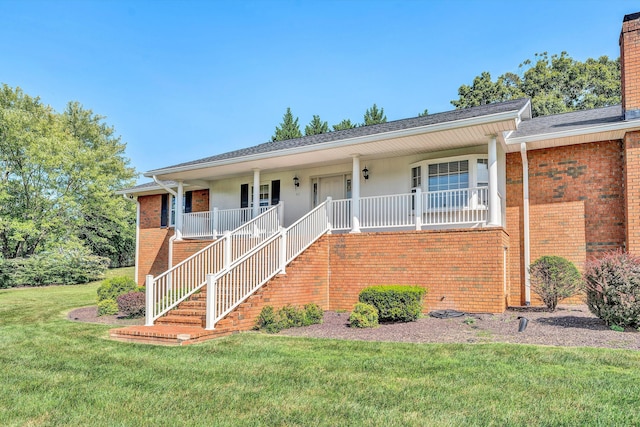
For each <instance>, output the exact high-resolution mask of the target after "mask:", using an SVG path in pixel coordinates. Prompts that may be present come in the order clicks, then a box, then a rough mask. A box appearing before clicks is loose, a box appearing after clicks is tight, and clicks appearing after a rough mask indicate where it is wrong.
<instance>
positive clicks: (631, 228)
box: [624, 132, 640, 255]
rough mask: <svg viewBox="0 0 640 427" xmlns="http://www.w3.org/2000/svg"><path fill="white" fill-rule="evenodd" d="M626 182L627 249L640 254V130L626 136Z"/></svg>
mask: <svg viewBox="0 0 640 427" xmlns="http://www.w3.org/2000/svg"><path fill="white" fill-rule="evenodd" d="M624 164H625V174H624V184H625V188H626V191H627V198H626V203H625V218H626V239H627V250H628V251H629V252H631V253H634V254H636V255H639V254H640V132H629V133H627V134H626V135H625V138H624Z"/></svg>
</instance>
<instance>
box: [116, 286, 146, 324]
mask: <svg viewBox="0 0 640 427" xmlns="http://www.w3.org/2000/svg"><path fill="white" fill-rule="evenodd" d="M116 302H117V303H118V311H120V313H122V314H124V315H125V316H127V317H128V318H130V319H135V318H137V317H142V316H144V313H145V309H146V306H145V295H144V294H143V293H142V292H128V293H126V294H122V295H119V296H118V298H117V299H116Z"/></svg>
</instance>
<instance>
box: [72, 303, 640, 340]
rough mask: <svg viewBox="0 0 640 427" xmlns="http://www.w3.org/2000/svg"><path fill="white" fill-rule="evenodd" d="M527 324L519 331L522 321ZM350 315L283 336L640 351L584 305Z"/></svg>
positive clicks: (90, 317)
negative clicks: (388, 316) (366, 325)
mask: <svg viewBox="0 0 640 427" xmlns="http://www.w3.org/2000/svg"><path fill="white" fill-rule="evenodd" d="M68 317H69V319H70V320H73V321H79V322H90V323H102V324H109V325H116V326H130V325H143V324H144V319H126V318H123V317H122V316H118V315H115V316H100V317H98V316H97V307H95V306H93V307H83V308H79V309H76V310H73V311H71V312H70V313H69V315H68ZM518 317H526V318H527V320H528V323H527V327H526V329H525V330H524V332H518V327H519V325H520V319H519V318H518ZM348 323H349V313H346V312H342V313H338V312H333V311H327V312H325V314H324V321H323V323H322V324H319V325H312V326H307V327H303V328H291V329H287V330H284V331H282V332H280V335H287V336H299V337H313V338H335V339H345V340H365V341H398V342H414V343H494V342H505V343H518V344H535V345H554V346H566V347H604V348H621V349H632V350H640V332H638V331H637V330H635V329H631V328H627V329H626V330H625V332H616V331H612V330H611V329H609V328H608V327H607V326H606V325H605V324H604V322H602V320H600V319H598V318H597V317H595V316H594V315H593V314H591V312H590V311H589V309H588V308H587V306H586V305H570V306H560V307H558V309H557V310H556V311H555V312H553V313H550V312H547V311H544V310H542V309H540V308H539V307H531V308H519V309H509V310H507V311H505V312H504V313H502V314H465V315H464V316H461V317H456V318H451V319H437V318H434V317H424V318H422V319H418V320H417V321H416V322H408V323H394V324H382V325H380V326H379V327H378V328H371V329H357V328H350V327H349V325H348Z"/></svg>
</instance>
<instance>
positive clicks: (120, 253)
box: [0, 85, 135, 264]
mask: <svg viewBox="0 0 640 427" xmlns="http://www.w3.org/2000/svg"><path fill="white" fill-rule="evenodd" d="M124 149H125V144H123V143H122V142H121V141H120V138H119V137H115V136H114V130H113V128H111V127H109V126H107V125H106V124H104V123H103V117H101V116H97V115H94V114H93V112H91V111H90V110H84V109H83V108H82V107H81V106H80V104H78V103H69V105H68V106H67V109H66V110H65V112H64V113H62V114H59V113H56V112H55V111H54V110H53V109H51V107H49V106H45V105H43V104H42V103H41V102H40V100H39V98H32V97H30V96H28V95H26V94H24V93H23V92H22V90H21V89H20V88H16V89H15V90H14V89H12V88H10V87H9V86H7V85H2V87H1V90H0V170H2V175H1V176H0V254H1V255H2V256H3V257H5V258H17V257H25V256H30V255H33V254H36V253H38V252H41V251H43V250H47V249H51V248H54V247H56V246H58V245H60V244H68V243H69V242H72V241H77V242H80V243H82V244H84V245H85V246H86V247H88V248H89V249H91V251H92V252H93V253H94V254H96V255H102V256H108V257H110V258H111V259H112V260H114V261H117V260H116V258H122V257H127V258H131V257H132V254H133V250H134V247H135V243H134V242H135V241H134V239H135V225H134V222H135V211H134V206H133V203H130V202H127V201H126V200H124V199H123V198H122V197H117V196H116V195H115V194H114V191H115V190H116V189H120V188H123V187H126V186H131V185H133V183H134V181H133V178H134V177H135V171H134V170H133V168H131V167H129V166H128V162H129V161H128V159H127V158H126V157H125V156H124ZM88 230H93V231H92V233H89V232H88ZM116 264H117V263H116Z"/></svg>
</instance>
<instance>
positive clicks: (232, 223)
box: [182, 206, 271, 239]
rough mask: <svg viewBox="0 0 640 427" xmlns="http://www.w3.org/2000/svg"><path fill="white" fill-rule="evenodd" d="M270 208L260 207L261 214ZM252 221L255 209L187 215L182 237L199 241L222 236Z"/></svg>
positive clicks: (184, 220) (183, 220)
mask: <svg viewBox="0 0 640 427" xmlns="http://www.w3.org/2000/svg"><path fill="white" fill-rule="evenodd" d="M270 208H271V207H270V206H260V213H261V214H262V213H264V212H266V211H267V210H268V209H270ZM251 219H253V208H238V209H218V208H213V210H212V211H205V212H192V213H186V214H183V216H182V237H183V238H185V239H198V238H206V237H216V236H221V235H223V234H224V233H225V232H226V231H229V230H235V229H236V228H238V227H240V226H241V225H242V224H244V223H246V222H247V221H250V220H251Z"/></svg>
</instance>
